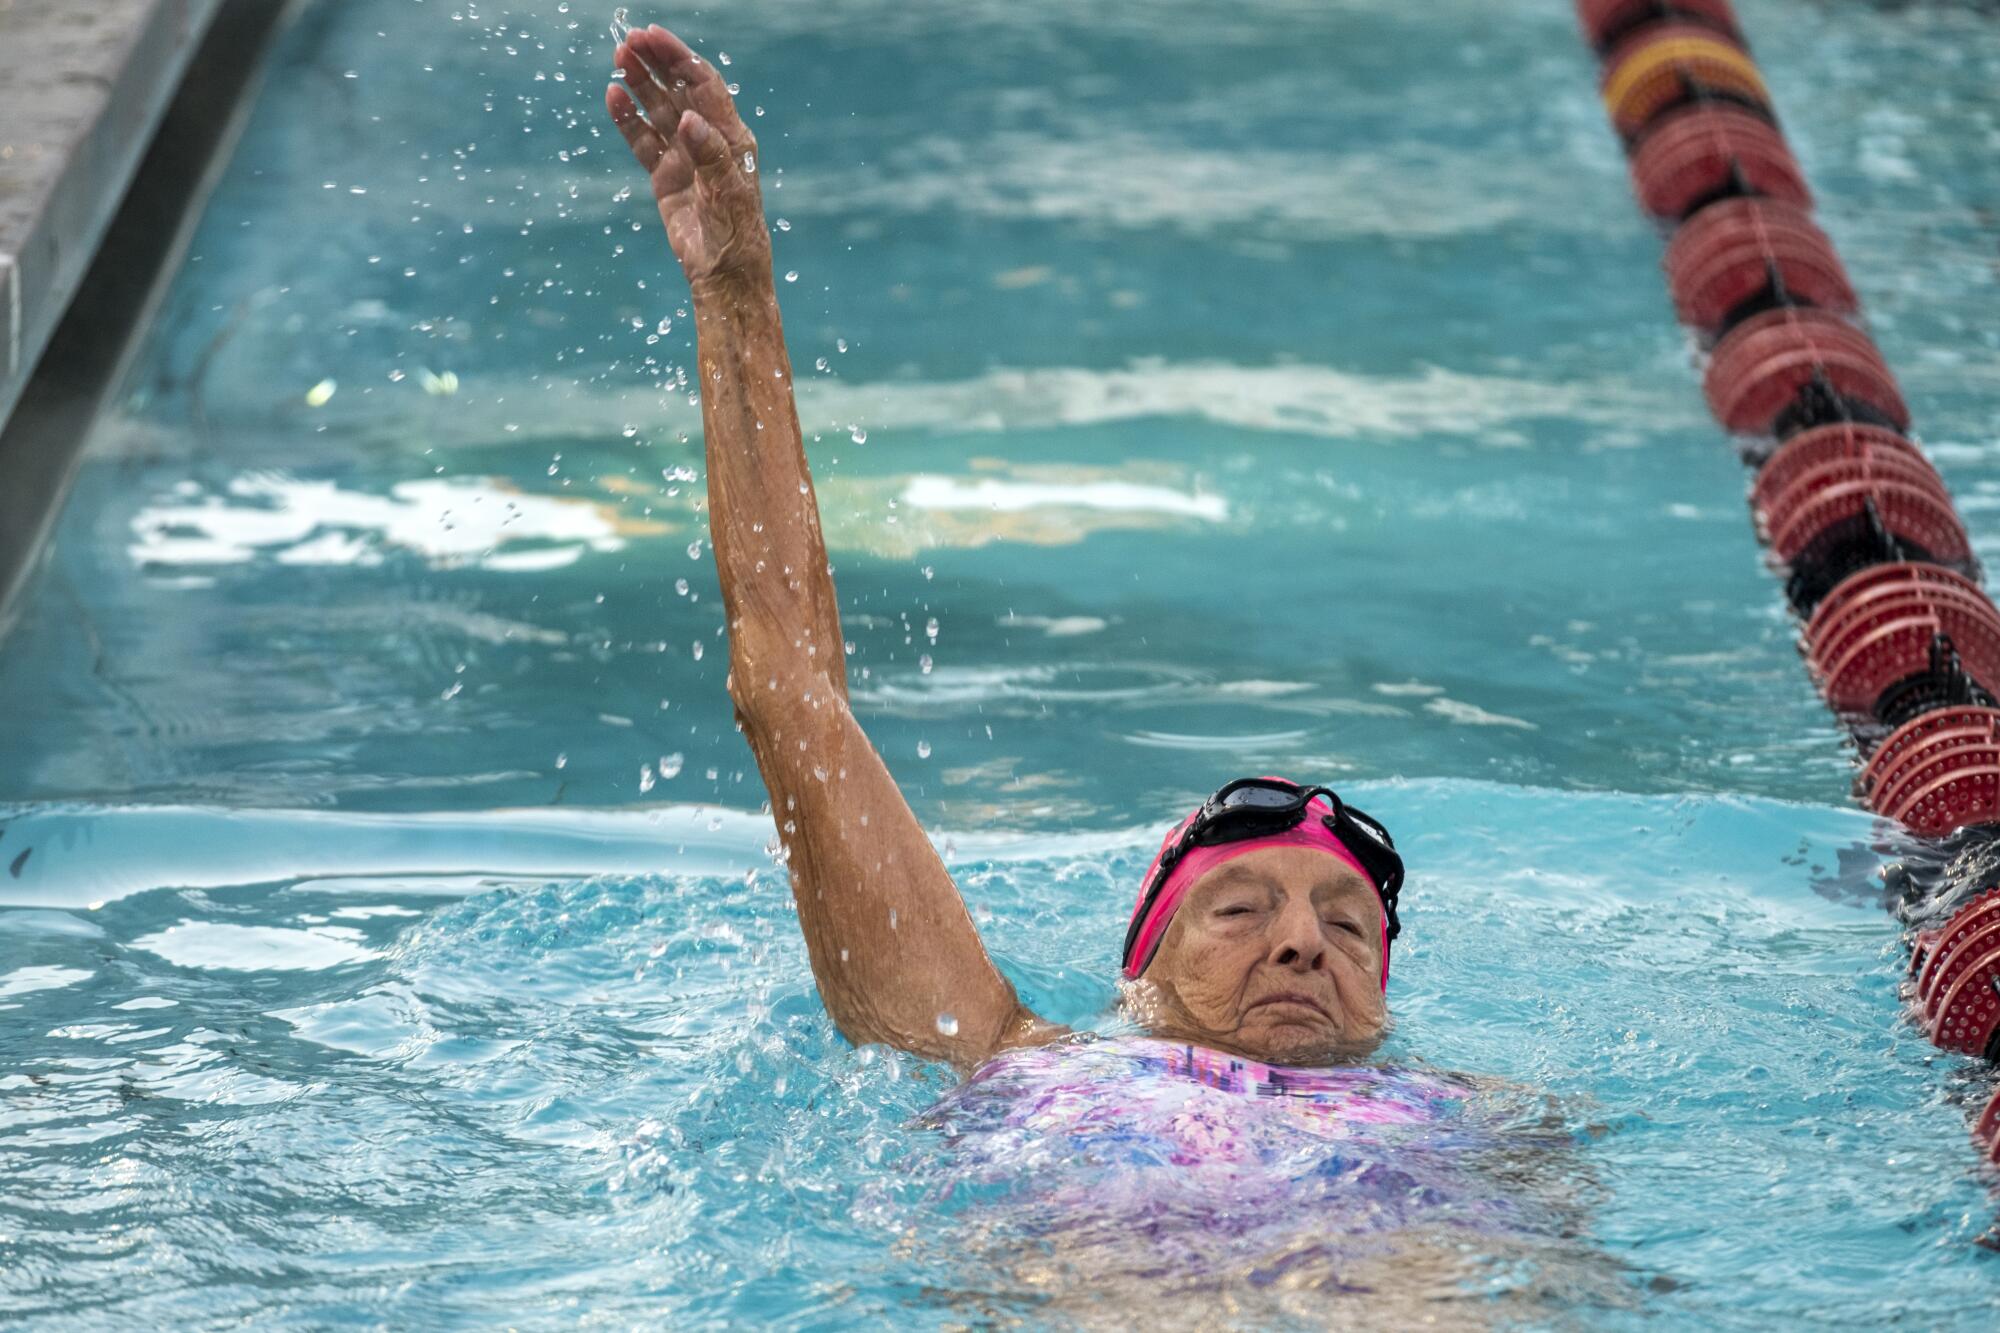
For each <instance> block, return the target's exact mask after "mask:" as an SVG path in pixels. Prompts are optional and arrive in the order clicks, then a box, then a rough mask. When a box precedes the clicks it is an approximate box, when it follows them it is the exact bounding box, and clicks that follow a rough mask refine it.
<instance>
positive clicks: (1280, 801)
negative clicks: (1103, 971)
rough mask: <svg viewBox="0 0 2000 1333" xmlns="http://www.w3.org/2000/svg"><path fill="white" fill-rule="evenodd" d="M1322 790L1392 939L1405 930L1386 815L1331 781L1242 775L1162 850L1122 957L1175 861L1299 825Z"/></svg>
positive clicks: (1331, 821)
mask: <svg viewBox="0 0 2000 1333" xmlns="http://www.w3.org/2000/svg"><path fill="white" fill-rule="evenodd" d="M1322 796H1323V797H1325V798H1326V803H1327V805H1329V806H1331V807H1332V813H1330V814H1321V815H1320V816H1319V818H1320V821H1321V822H1322V823H1324V824H1325V825H1326V827H1327V828H1328V829H1330V830H1331V831H1332V833H1333V836H1334V837H1336V838H1338V839H1340V843H1341V846H1343V847H1345V848H1347V850H1348V851H1350V852H1352V853H1353V854H1354V859H1355V860H1357V861H1359V862H1360V863H1361V868H1362V869H1363V870H1366V871H1367V872H1368V877H1369V878H1370V879H1372V880H1374V881H1375V886H1376V889H1377V891H1378V892H1380V894H1381V895H1382V913H1383V917H1384V921H1385V925H1386V926H1387V929H1388V938H1389V939H1391V940H1393V939H1395V938H1396V936H1397V935H1399V934H1401V933H1402V929H1403V927H1402V923H1401V922H1399V921H1398V920H1397V919H1396V896H1397V894H1399V893H1400V892H1402V888H1403V858H1402V857H1401V856H1400V855H1398V854H1397V852H1396V843H1395V840H1394V839H1392V838H1391V837H1390V836H1389V830H1388V829H1385V828H1383V827H1382V824H1381V821H1379V820H1377V819H1375V818H1373V817H1372V816H1370V815H1368V814H1366V813H1364V812H1363V811H1360V810H1357V809H1355V808H1354V807H1353V806H1351V805H1348V804H1347V803H1346V802H1344V801H1342V800H1341V799H1340V797H1339V796H1338V795H1336V794H1335V793H1334V791H1333V789H1332V788H1331V787H1301V786H1300V785H1299V784H1298V783H1296V782H1287V781H1285V780H1284V779H1283V778H1238V779H1236V781H1234V782H1231V783H1227V784H1225V785H1224V786H1223V787H1222V788H1221V789H1220V790H1218V791H1217V792H1216V793H1215V795H1213V796H1211V797H1209V798H1208V799H1207V800H1206V801H1204V802H1202V806H1201V809H1200V810H1198V811H1196V812H1195V816H1194V818H1193V819H1191V820H1189V821H1188V824H1187V827H1186V828H1184V829H1182V830H1181V831H1180V834H1179V836H1177V837H1176V838H1175V839H1174V841H1173V844H1172V845H1171V846H1169V847H1168V848H1167V849H1166V850H1165V851H1164V852H1162V853H1161V854H1160V863H1159V865H1158V866H1157V867H1156V868H1155V869H1154V871H1153V879H1152V882H1151V883H1149V884H1148V885H1146V891H1145V892H1144V893H1143V894H1142V895H1140V898H1139V907H1138V910H1137V911H1135V912H1134V913H1133V914H1132V924H1131V926H1130V927H1128V928H1127V929H1126V931H1125V949H1124V954H1123V957H1124V958H1125V959H1126V961H1127V962H1128V963H1129V962H1130V960H1131V957H1132V948H1133V946H1134V945H1135V944H1137V943H1138V941H1139V932H1140V930H1141V929H1142V928H1143V927H1144V926H1145V923H1146V919H1147V918H1148V917H1149V916H1150V915H1151V914H1152V910H1153V902H1154V900H1155V899H1157V898H1158V897H1159V896H1160V891H1161V890H1162V889H1164V888H1166V886H1167V881H1168V880H1169V879H1170V878H1172V876H1173V872H1174V867H1175V866H1177V865H1179V864H1180V861H1181V858H1182V857H1184V856H1186V855H1187V854H1188V853H1189V852H1191V851H1193V850H1194V849H1195V848H1197V847H1215V846H1219V845H1220V844H1222V843H1228V842H1244V841H1247V840H1248V839H1251V838H1268V837H1270V836H1271V835H1272V834H1274V833H1283V832H1285V831H1286V830H1287V829H1294V828H1297V827H1298V826H1299V825H1300V824H1302V823H1304V822H1305V819H1306V816H1307V814H1308V813H1318V812H1316V811H1312V810H1311V809H1310V807H1311V805H1312V802H1313V801H1314V800H1315V799H1317V798H1319V797H1322ZM1385 962H1386V960H1385Z"/></svg>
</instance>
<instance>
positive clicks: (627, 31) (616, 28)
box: [611, 5, 632, 42]
mask: <svg viewBox="0 0 2000 1333" xmlns="http://www.w3.org/2000/svg"><path fill="white" fill-rule="evenodd" d="M629 12H630V11H629V10H627V9H626V8H625V6H623V5H620V6H619V7H618V8H616V9H614V10H612V11H611V37H612V40H614V41H618V42H623V41H624V40H625V39H626V38H627V37H629V36H631V35H632V25H631V24H630V23H629V22H627V21H626V17H625V16H626V15H627V14H628V13H629Z"/></svg>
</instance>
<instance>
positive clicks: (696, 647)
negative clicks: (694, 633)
mask: <svg viewBox="0 0 2000 1333" xmlns="http://www.w3.org/2000/svg"><path fill="white" fill-rule="evenodd" d="M707 651H708V645H706V644H704V643H703V642H702V641H701V640H700V639H696V640H695V641H694V642H693V643H692V644H690V645H689V646H688V656H689V657H692V658H693V659H694V660H695V661H697V662H699V661H701V655H702V654H703V653H705V652H707Z"/></svg>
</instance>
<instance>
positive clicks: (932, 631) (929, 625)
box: [924, 616, 938, 643]
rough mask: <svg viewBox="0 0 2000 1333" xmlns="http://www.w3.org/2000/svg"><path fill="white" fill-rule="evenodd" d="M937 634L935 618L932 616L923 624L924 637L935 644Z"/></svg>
mask: <svg viewBox="0 0 2000 1333" xmlns="http://www.w3.org/2000/svg"><path fill="white" fill-rule="evenodd" d="M937 634H938V623H937V617H936V616H932V617H931V618H930V619H929V620H926V621H925V622H924V636H925V637H926V638H928V639H929V640H930V641H931V642H932V643H936V642H937Z"/></svg>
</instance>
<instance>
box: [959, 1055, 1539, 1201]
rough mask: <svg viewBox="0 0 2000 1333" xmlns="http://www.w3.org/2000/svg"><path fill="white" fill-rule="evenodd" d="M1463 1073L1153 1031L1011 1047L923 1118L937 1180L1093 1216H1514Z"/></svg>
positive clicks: (1484, 1117)
mask: <svg viewBox="0 0 2000 1333" xmlns="http://www.w3.org/2000/svg"><path fill="white" fill-rule="evenodd" d="M1479 1100H1480V1099H1479V1094H1478V1093H1477V1092H1476V1091H1475V1089H1474V1088H1473V1087H1472V1086H1470V1085H1469V1084H1467V1083H1464V1082H1461V1081H1458V1080H1455V1079H1452V1078H1450V1077H1448V1076H1445V1075H1440V1074H1434V1073H1427V1072H1423V1071H1419V1070H1413V1069H1394V1068H1382V1067H1375V1066H1366V1065H1363V1066H1353V1067H1348V1068H1338V1069H1292V1068H1284V1067H1279V1066H1272V1065H1265V1064H1259V1063H1258V1062H1256V1061H1254V1060H1245V1059H1242V1058H1239V1057H1236V1056H1231V1055H1225V1054H1223V1053H1222V1052H1219V1051H1214V1050H1209V1049H1206V1048H1203V1047H1198V1046H1192V1045H1189V1044H1187V1043H1185V1042H1172V1041H1164V1040H1160V1039H1157V1038H1151V1037H1121V1038H1112V1039H1105V1040H1095V1041H1091V1040H1084V1041H1077V1042H1067V1043H1059V1044H1056V1045H1051V1046H1042V1047H1034V1048H1030V1049H1025V1050H1018V1051H1009V1052H1006V1053H1004V1054H1002V1055H1000V1056H997V1057H995V1058H994V1059H993V1060H991V1061H989V1062H987V1063H986V1064H985V1065H984V1066H982V1067H981V1068H980V1069H979V1071H978V1072H977V1073H975V1074H974V1075H973V1076H972V1077H971V1078H970V1079H968V1080H967V1081H966V1082H965V1083H964V1084H963V1085H961V1086H960V1087H959V1088H958V1089H957V1090H955V1091H954V1092H952V1093H950V1094H949V1095H948V1096H946V1097H945V1098H943V1099H942V1100H941V1101H939V1102H938V1103H937V1104H936V1105H935V1106H933V1107H931V1109H930V1110H928V1111H926V1112H925V1113H924V1114H923V1115H922V1117H920V1120H919V1123H920V1124H923V1125H925V1126H928V1127H931V1128H934V1129H936V1130H938V1131H940V1132H941V1134H942V1136H943V1138H944V1141H945V1143H946V1145H947V1146H948V1147H949V1149H950V1151H949V1153H948V1155H947V1162H946V1164H945V1165H944V1171H945V1173H946V1175H947V1176H948V1177H949V1180H948V1183H946V1184H944V1185H943V1187H942V1193H943V1194H944V1196H946V1197H950V1196H951V1195H952V1194H954V1193H955V1192H957V1191H958V1190H960V1189H962V1188H971V1189H974V1190H976V1191H977V1192H978V1193H980V1194H982V1195H990V1194H992V1193H993V1192H995V1191H997V1192H998V1193H999V1194H1001V1195H1002V1196H1004V1197H1008V1198H1012V1199H1014V1200H1016V1201H1019V1202H1022V1203H1032V1205H1033V1207H1032V1211H1033V1212H1034V1213H1035V1214H1037V1215H1039V1216H1041V1217H1043V1218H1045V1219H1047V1222H1048V1227H1047V1229H1048V1230H1061V1231H1071V1230H1075V1229H1077V1228H1079V1227H1083V1228H1087V1227H1089V1226H1091V1225H1092V1222H1091V1219H1093V1218H1098V1219H1103V1220H1104V1221H1106V1222H1107V1223H1108V1222H1111V1221H1112V1219H1117V1221H1118V1224H1121V1225H1124V1226H1127V1227H1133V1226H1138V1227H1150V1226H1152V1225H1156V1224H1157V1225H1163V1226H1169V1227H1185V1226H1186V1225H1188V1224H1193V1225H1195V1226H1196V1227H1198V1228H1199V1229H1201V1230H1203V1231H1206V1232H1211V1233H1220V1234H1234V1235H1239V1236H1248V1235H1250V1234H1252V1233H1263V1232H1267V1231H1271V1230H1272V1229H1274V1228H1275V1229H1277V1230H1282V1231H1289V1232H1292V1233H1296V1232H1297V1231H1298V1230H1299V1228H1300V1224H1301V1222H1304V1223H1306V1224H1307V1225H1309V1226H1310V1227H1312V1228H1313V1229H1314V1230H1315V1231H1316V1232H1318V1233H1319V1234H1322V1235H1331V1234H1335V1233H1338V1234H1342V1235H1347V1236H1359V1235H1366V1234H1379V1233H1381V1232H1384V1231H1388V1230H1395V1229H1400V1228H1405V1227H1409V1226H1412V1225H1416V1224H1419V1223H1422V1224H1425V1225H1436V1224H1443V1225H1470V1226H1476V1227H1478V1228H1480V1229H1482V1230H1491V1229H1495V1228H1496V1227H1497V1228H1510V1227H1512V1226H1515V1225H1519V1222H1520V1220H1521V1219H1519V1218H1518V1217H1517V1216H1516V1215H1515V1214H1516V1209H1515V1207H1514V1205H1513V1203H1512V1202H1511V1201H1510V1200H1509V1199H1507V1198H1506V1197H1504V1195H1503V1194H1502V1193H1501V1191H1500V1190H1498V1189H1497V1188H1496V1187H1495V1186H1494V1185H1493V1184H1492V1183H1491V1182H1486V1181H1481V1180H1480V1179H1478V1177H1477V1176H1476V1175H1475V1173H1474V1172H1472V1171H1471V1170H1470V1168H1469V1165H1468V1160H1467V1159H1468V1157H1469V1156H1471V1155H1473V1154H1476V1153H1477V1152H1478V1151H1479V1150H1480V1149H1481V1148H1488V1149H1490V1148H1493V1147H1496V1146H1499V1144H1500V1143H1501V1140H1502V1137H1503V1136H1502V1135H1501V1134H1500V1133H1499V1132H1498V1131H1497V1129H1496V1127H1495V1126H1494V1125H1493V1123H1492V1120H1493V1117H1492V1116H1491V1115H1490V1114H1487V1113H1483V1112H1482V1111H1481V1109H1480V1106H1479Z"/></svg>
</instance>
